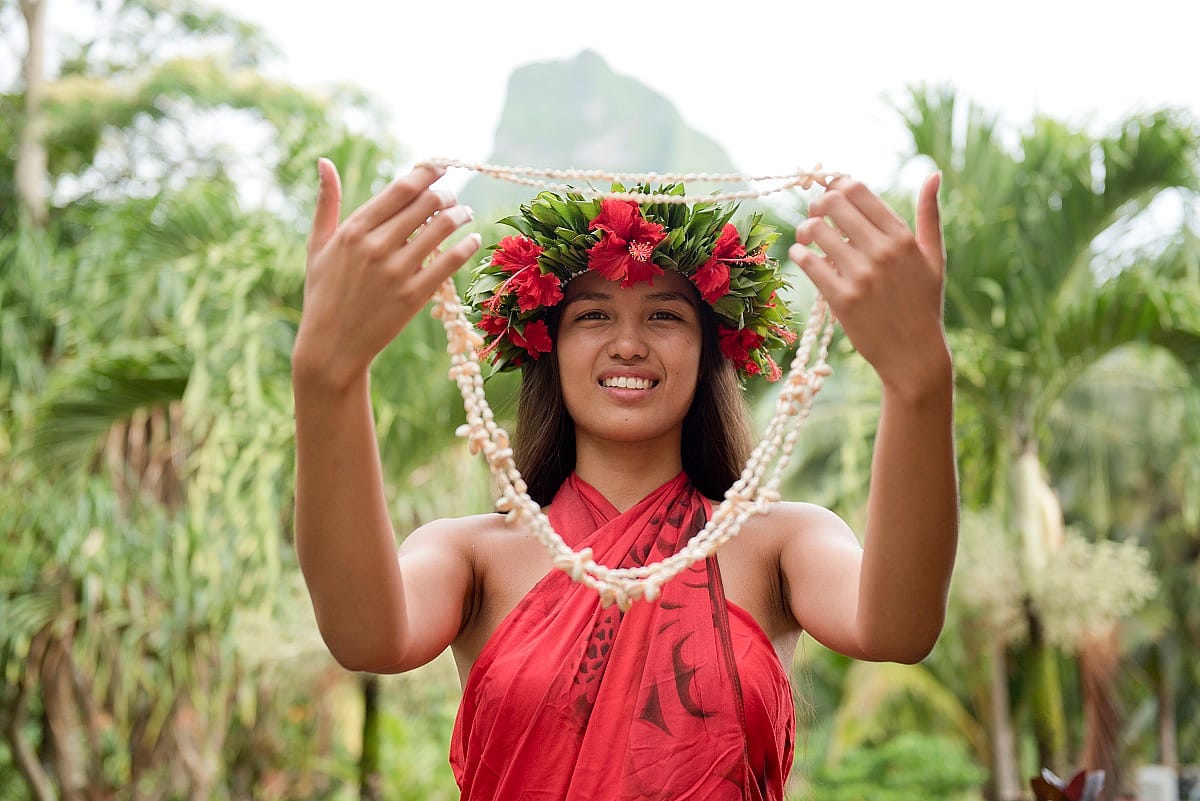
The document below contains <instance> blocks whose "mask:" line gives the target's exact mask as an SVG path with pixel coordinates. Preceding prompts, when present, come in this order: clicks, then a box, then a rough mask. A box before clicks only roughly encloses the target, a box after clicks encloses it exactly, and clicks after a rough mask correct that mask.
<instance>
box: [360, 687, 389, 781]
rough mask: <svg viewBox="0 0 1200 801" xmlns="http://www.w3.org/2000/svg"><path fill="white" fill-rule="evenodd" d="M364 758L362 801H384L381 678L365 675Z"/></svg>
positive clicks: (363, 689)
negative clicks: (381, 756)
mask: <svg viewBox="0 0 1200 801" xmlns="http://www.w3.org/2000/svg"><path fill="white" fill-rule="evenodd" d="M360 682H361V685H362V697H363V728H362V756H361V757H360V760H359V763H358V793H359V798H360V799H361V801H383V776H382V775H381V774H380V773H379V745H380V742H379V738H380V736H381V732H380V730H379V722H380V721H379V677H378V676H376V675H375V674H373V673H363V674H362V676H361V678H360Z"/></svg>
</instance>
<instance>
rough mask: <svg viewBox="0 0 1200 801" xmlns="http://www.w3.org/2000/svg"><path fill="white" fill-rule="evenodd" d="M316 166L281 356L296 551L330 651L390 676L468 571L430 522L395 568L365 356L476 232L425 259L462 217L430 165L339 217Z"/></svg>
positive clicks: (430, 644) (429, 650)
mask: <svg viewBox="0 0 1200 801" xmlns="http://www.w3.org/2000/svg"><path fill="white" fill-rule="evenodd" d="M318 172H319V174H320V179H321V183H320V192H319V195H318V199H317V210H316V214H315V215H314V219H313V228H312V233H311V234H310V237H309V243H308V266H307V270H306V273H305V285H304V310H303V313H302V315H301V321H300V328H299V331H298V332H297V335H296V344H295V348H294V350H293V353H292V383H293V389H294V392H295V400H296V521H295V536H296V551H297V554H298V556H299V561H300V568H301V571H302V572H303V574H304V579H305V581H306V583H307V585H308V590H309V594H310V595H311V597H312V602H313V609H314V611H315V613H316V618H317V624H318V626H319V628H320V630H321V635H322V636H323V637H324V638H325V642H326V644H327V645H328V646H329V649H330V651H331V652H332V653H333V656H334V657H335V658H336V659H337V660H338V662H340V663H341V664H342V665H344V666H345V667H347V668H349V669H352V670H367V671H372V672H379V673H394V672H398V671H401V670H409V669H411V668H414V667H417V666H418V665H420V664H423V663H424V662H427V661H429V660H430V659H432V658H433V657H435V656H437V654H438V653H440V652H441V651H442V650H443V649H445V647H446V646H447V645H449V644H450V642H451V641H453V639H454V637H455V635H456V634H457V633H458V631H459V628H460V627H461V624H462V610H463V605H464V603H465V601H466V599H467V597H468V595H469V593H470V591H471V584H472V569H471V564H470V561H469V557H468V555H467V551H466V549H465V548H463V547H461V545H460V544H459V542H458V539H459V538H457V537H455V536H445V537H440V538H439V537H436V536H429V534H436V532H432V531H431V532H428V533H426V532H422V534H423V536H421V537H420V538H419V539H420V540H421V546H422V547H420V548H413V549H409V550H411V551H412V555H411V556H406V558H405V565H404V566H403V569H402V566H401V564H400V562H399V561H398V559H397V555H396V543H395V535H394V532H393V530H392V526H391V522H390V520H389V517H388V513H387V505H386V501H385V496H384V489H383V475H382V469H381V466H380V458H379V446H378V443H377V440H376V436H375V426H374V419H373V414H372V410H371V401H370V378H369V371H370V365H371V361H372V360H373V359H374V358H375V356H376V355H377V354H378V353H379V351H381V350H382V349H383V348H384V346H386V345H387V344H388V343H389V342H390V341H391V340H392V339H393V338H395V336H396V335H397V334H398V333H399V332H400V330H401V329H402V328H403V327H404V326H405V325H406V324H407V323H408V321H409V320H411V319H412V318H413V317H414V316H415V315H416V314H417V313H418V312H419V311H420V310H421V308H423V307H424V306H425V304H426V303H427V302H428V301H429V298H430V297H431V296H432V294H433V292H434V290H435V289H436V288H437V287H438V286H439V285H440V283H441V282H442V281H443V280H445V279H446V278H447V277H449V276H450V275H451V274H452V273H453V272H454V271H455V270H457V269H458V268H459V267H461V266H462V265H463V264H464V263H465V262H466V260H467V259H468V258H470V256H471V255H472V254H473V253H474V252H475V251H476V250H478V248H479V239H478V237H477V236H470V237H467V238H465V239H464V240H462V241H461V242H459V243H458V244H457V245H455V246H454V247H452V248H449V249H447V250H446V251H445V252H443V253H441V254H440V255H438V256H436V257H435V258H434V260H433V261H432V262H431V263H430V264H429V265H427V266H425V267H422V264H423V263H424V262H425V260H426V258H427V257H428V256H429V255H430V254H431V253H432V252H433V251H434V250H435V249H436V248H437V247H438V246H439V245H440V244H441V243H442V241H443V240H445V239H446V237H448V236H449V235H450V234H451V233H453V232H454V231H455V230H456V229H457V228H458V227H459V226H461V225H462V224H463V223H465V222H467V221H468V220H469V219H470V216H471V212H470V209H469V208H467V207H465V206H458V205H456V202H455V200H454V196H453V195H451V194H450V193H447V192H441V191H438V190H432V189H430V188H429V187H430V185H431V184H432V183H433V182H434V181H436V180H437V179H438V178H440V177H441V175H442V171H441V170H435V169H433V168H429V167H418V168H417V169H416V170H414V171H413V172H412V173H411V174H409V175H408V176H405V177H404V178H401V179H399V180H397V181H395V182H393V183H392V184H391V185H389V186H388V187H387V188H386V189H384V190H383V191H382V192H380V193H379V194H378V195H376V196H375V197H374V198H372V199H371V200H370V201H368V202H367V203H365V204H364V205H363V206H362V207H361V208H359V209H358V210H357V211H355V212H354V213H353V214H352V215H350V216H349V217H348V218H347V219H346V220H345V222H343V223H341V224H340V225H339V223H338V218H339V214H340V204H341V189H340V185H339V183H338V176H337V171H336V170H335V169H334V166H333V164H332V163H330V162H329V161H326V160H322V161H321V162H320V163H319V165H318ZM422 226H423V227H422ZM418 229H421V230H420V232H419V233H416V235H415V236H414V235H413V234H414V232H417V231H418Z"/></svg>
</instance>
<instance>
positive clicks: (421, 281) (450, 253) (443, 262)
mask: <svg viewBox="0 0 1200 801" xmlns="http://www.w3.org/2000/svg"><path fill="white" fill-rule="evenodd" d="M482 243H483V239H482V237H480V236H479V234H468V235H467V236H466V237H464V238H463V239H462V241H461V242H458V243H457V244H455V246H454V247H452V248H449V249H448V250H445V251H443V252H442V253H439V254H438V255H437V257H436V258H434V260H433V261H432V262H430V263H429V264H428V265H426V266H425V268H424V269H423V270H421V271H420V272H419V273H417V275H416V277H415V279H414V284H415V288H416V291H417V293H419V294H420V295H421V297H428V296H430V295H432V294H433V293H434V292H435V291H436V290H437V288H438V287H439V286H441V284H442V282H443V281H445V280H446V279H447V278H449V277H450V276H451V275H453V274H454V271H455V270H457V269H458V268H460V267H462V266H463V265H464V264H466V263H467V259H469V258H471V256H473V255H474V254H475V252H476V251H477V250H479V246H480V245H481V244H482Z"/></svg>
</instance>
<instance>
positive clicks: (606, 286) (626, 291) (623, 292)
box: [564, 270, 696, 303]
mask: <svg viewBox="0 0 1200 801" xmlns="http://www.w3.org/2000/svg"><path fill="white" fill-rule="evenodd" d="M664 292H678V293H681V294H682V295H683V296H684V297H685V298H687V299H688V300H690V301H693V302H694V298H695V293H696V290H695V289H694V288H693V287H692V282H691V281H689V280H687V279H686V278H684V277H683V276H682V275H680V274H679V273H677V272H675V271H674V270H664V271H663V274H662V275H660V276H657V277H656V278H655V279H654V281H653V283H652V284H650V283H646V282H645V281H640V282H638V283H637V284H634V285H633V286H631V287H628V288H626V287H622V286H621V284H620V282H619V281H610V280H609V279H607V278H605V277H604V276H602V275H600V274H599V273H596V272H593V271H592V270H588V271H586V272H584V273H581V274H580V275H578V276H576V277H575V278H573V279H571V282H570V283H569V284H567V288H566V292H565V293H564V303H570V302H571V300H573V299H574V298H576V297H577V296H579V295H581V294H583V293H587V294H589V295H594V294H595V293H601V294H605V295H611V296H612V297H613V299H614V300H621V299H626V298H627V299H631V300H642V299H644V298H647V297H648V296H651V295H659V296H661V295H662V293H664Z"/></svg>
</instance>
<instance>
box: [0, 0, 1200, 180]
mask: <svg viewBox="0 0 1200 801" xmlns="http://www.w3.org/2000/svg"><path fill="white" fill-rule="evenodd" d="M218 4H219V5H222V6H224V7H226V8H228V9H229V10H230V11H231V12H233V13H234V14H236V15H238V16H240V17H242V18H245V19H249V20H252V21H254V22H257V23H259V24H260V25H261V26H263V28H265V30H266V31H267V33H268V35H269V36H270V37H271V38H272V39H273V40H274V41H275V42H276V43H277V44H278V45H279V46H280V47H281V49H282V50H283V61H282V62H281V63H280V64H278V65H275V66H274V67H273V68H272V71H274V72H276V73H278V74H279V75H280V76H281V77H284V78H286V79H287V80H289V81H293V82H297V83H300V84H302V85H310V86H317V85H321V84H332V83H341V82H350V83H353V84H356V85H358V86H361V87H362V88H364V89H366V90H367V91H368V92H370V93H371V94H372V95H373V96H374V97H375V98H376V99H377V101H378V102H379V104H380V105H381V106H382V107H384V108H385V109H387V110H388V111H389V113H390V114H391V117H392V120H393V132H394V134H395V136H396V138H397V139H398V140H399V141H400V142H402V143H403V144H405V145H406V146H408V147H409V148H410V149H411V151H412V153H413V154H414V156H416V157H417V158H428V157H433V156H444V157H449V158H460V159H465V160H480V159H483V158H485V157H486V156H487V155H488V153H489V149H490V145H491V140H492V135H493V133H494V129H495V124H496V121H497V119H498V118H499V114H500V110H501V106H502V103H503V100H504V92H505V88H506V83H507V80H508V76H509V75H510V73H511V72H512V70H513V69H514V68H515V67H518V66H520V65H522V64H526V63H529V62H531V61H544V60H548V59H561V58H570V57H573V56H575V55H576V54H578V53H579V51H580V50H582V49H584V48H590V49H592V50H595V51H596V52H598V53H599V54H600V55H601V56H602V57H603V58H604V59H605V60H606V61H608V63H609V64H610V65H611V66H612V67H613V69H615V70H616V71H617V72H620V73H623V74H626V75H630V76H633V77H635V78H637V79H638V80H640V81H642V82H643V83H645V84H647V85H649V86H650V87H651V88H653V89H655V90H657V91H659V92H661V93H662V94H664V95H666V96H667V97H668V98H669V99H670V100H671V101H673V102H674V103H675V104H676V106H677V107H678V108H679V110H680V112H681V113H682V114H683V117H684V118H685V119H686V120H687V121H688V122H689V123H690V124H691V125H693V126H694V127H696V128H698V129H699V130H701V131H702V132H704V133H706V134H708V135H710V136H712V137H713V138H715V139H716V140H717V141H718V142H720V143H721V144H722V145H723V146H724V147H725V148H726V150H728V152H729V153H730V155H731V157H732V158H733V161H734V163H735V164H736V165H737V166H738V167H739V168H740V169H742V170H745V171H748V172H779V171H787V170H790V169H792V168H795V167H798V166H802V167H810V166H812V165H813V164H815V163H816V162H821V163H822V164H823V165H824V166H825V167H826V168H827V169H832V170H837V171H841V172H848V173H851V174H854V175H856V176H858V177H861V178H863V179H865V180H867V181H868V182H869V183H871V184H873V185H876V186H880V187H882V186H883V185H886V184H889V183H892V182H893V181H895V180H896V179H897V177H898V173H897V167H898V165H899V156H900V154H901V152H902V150H903V148H904V147H905V138H904V135H903V132H902V130H901V127H900V123H899V121H898V118H897V115H896V113H895V112H894V111H892V110H891V108H890V106H889V104H888V100H889V98H890V99H895V98H897V97H898V96H900V94H901V93H902V91H903V89H904V87H905V86H906V85H907V84H910V83H914V82H926V83H944V82H949V83H952V84H953V85H954V86H955V87H957V88H958V90H959V91H960V93H961V94H962V95H963V96H965V97H968V98H971V99H973V100H975V101H977V102H979V103H981V104H982V105H984V106H986V107H988V108H991V109H994V110H996V111H998V112H1000V113H1001V115H1002V116H1003V118H1004V119H1005V120H1007V121H1008V122H1010V123H1011V124H1012V125H1014V126H1016V125H1020V124H1022V123H1024V122H1027V121H1028V120H1029V118H1030V117H1031V116H1032V115H1033V114H1034V113H1036V112H1043V113H1049V114H1052V115H1054V116H1057V117H1060V118H1064V119H1067V120H1068V121H1070V122H1072V123H1075V124H1078V125H1083V126H1087V127H1088V128H1090V129H1092V130H1093V131H1099V130H1100V129H1101V128H1103V127H1104V126H1105V125H1108V124H1111V123H1112V122H1113V121H1114V120H1117V119H1119V118H1121V117H1122V116H1125V115H1127V114H1129V113H1132V112H1134V111H1137V110H1142V109H1149V108H1158V107H1161V106H1164V105H1173V106H1184V107H1188V108H1190V109H1191V110H1192V112H1193V113H1194V114H1195V115H1196V116H1197V117H1200V59H1197V44H1196V43H1197V32H1198V31H1200V2H1198V0H1138V1H1137V2H1122V3H1118V2H1113V1H1112V0H1093V2H1080V1H1079V0H1008V1H1007V2H1002V3H995V2H989V3H980V2H970V0H957V1H954V0H910V2H878V1H876V2H839V0H829V1H828V2H825V3H821V4H818V3H813V2H809V1H808V0H792V1H791V2H783V1H781V0H770V1H769V2H735V3H723V4H719V5H718V4H715V3H710V2H708V1H707V0H695V1H694V2H684V1H683V0H675V1H674V2H668V1H667V0H604V2H586V1H585V2H577V1H576V0H557V1H556V2H504V1H503V0H490V2H473V0H459V2H456V3H455V2H428V0H426V1H425V2H403V0H402V1H401V2H379V0H338V2H335V3H327V2H319V3H301V2H285V1H284V0H236V1H235V0H219V3H218ZM49 9H50V13H49V24H50V27H51V30H52V31H53V30H54V29H55V28H58V29H60V30H63V29H70V28H71V27H72V22H74V23H75V27H77V26H78V24H79V11H80V7H79V4H78V3H77V2H70V1H69V0H62V1H61V2H56V1H52V2H50V5H49ZM15 54H16V53H15V51H14V55H15ZM0 67H3V69H2V70H0V71H2V72H4V73H5V75H6V78H9V79H11V76H9V75H8V73H14V74H15V69H16V63H15V62H14V63H12V64H10V65H0ZM468 117H469V119H470V120H471V122H470V123H469V124H468V123H467V122H466V120H467V119H468ZM559 166H576V167H595V168H602V167H605V166H608V165H603V164H595V165H559ZM916 173H917V170H916V169H913V170H910V171H909V172H907V173H904V174H902V175H901V176H900V180H901V181H902V182H903V183H906V184H911V185H913V186H915V185H916V183H917V180H918V179H919V177H920V176H919V175H918V174H916ZM460 177H461V178H465V177H466V176H460ZM447 180H449V181H451V182H452V183H454V182H455V176H453V175H452V176H451V177H449V178H448V179H447Z"/></svg>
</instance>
